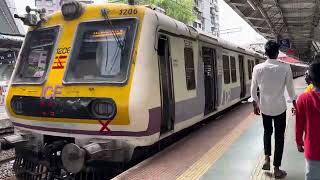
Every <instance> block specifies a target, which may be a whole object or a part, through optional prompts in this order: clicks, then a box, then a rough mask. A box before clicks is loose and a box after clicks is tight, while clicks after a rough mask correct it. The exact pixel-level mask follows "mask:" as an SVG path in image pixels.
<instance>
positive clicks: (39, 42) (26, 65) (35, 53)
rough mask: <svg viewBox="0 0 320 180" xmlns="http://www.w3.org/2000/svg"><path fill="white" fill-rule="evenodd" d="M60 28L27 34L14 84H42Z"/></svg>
mask: <svg viewBox="0 0 320 180" xmlns="http://www.w3.org/2000/svg"><path fill="white" fill-rule="evenodd" d="M58 32H59V27H58V26H55V27H51V28H46V29H38V30H34V31H30V32H29V33H28V34H27V37H26V40H25V44H24V46H23V48H22V51H21V55H20V59H19V62H20V63H19V65H18V67H17V68H18V70H17V71H16V72H17V73H16V74H15V76H14V78H13V83H22V82H23V83H25V82H27V83H42V82H43V81H44V79H45V76H46V74H47V70H48V67H49V65H50V62H51V57H52V53H53V48H54V45H55V44H56V40H57V36H58Z"/></svg>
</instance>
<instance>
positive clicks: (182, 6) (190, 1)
mask: <svg viewBox="0 0 320 180" xmlns="http://www.w3.org/2000/svg"><path fill="white" fill-rule="evenodd" d="M113 2H122V3H127V0H116V1H113ZM136 3H137V4H142V5H153V6H157V7H160V8H162V9H164V10H165V11H166V15H168V16H170V17H172V18H174V19H177V20H179V21H181V22H184V23H186V24H189V23H191V22H193V21H194V20H195V19H196V16H195V15H194V13H193V7H194V0H137V2H136Z"/></svg>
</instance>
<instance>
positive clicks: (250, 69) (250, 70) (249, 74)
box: [248, 59, 252, 79]
mask: <svg viewBox="0 0 320 180" xmlns="http://www.w3.org/2000/svg"><path fill="white" fill-rule="evenodd" d="M248 77H249V79H252V61H251V60H250V59H248Z"/></svg>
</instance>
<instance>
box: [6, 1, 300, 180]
mask: <svg viewBox="0 0 320 180" xmlns="http://www.w3.org/2000/svg"><path fill="white" fill-rule="evenodd" d="M27 11H28V14H27V15H26V16H27V17H29V16H33V14H30V11H32V10H31V9H30V8H29V9H28V8H27ZM35 11H36V10H35ZM36 12H37V13H40V14H41V12H40V11H36ZM20 18H21V17H20ZM21 19H22V20H23V21H24V22H25V24H29V25H30V30H29V32H28V33H27V35H26V39H25V41H24V44H23V47H22V50H21V52H20V55H19V57H18V61H17V64H16V66H15V69H14V72H13V75H12V77H11V80H10V84H9V89H8V93H7V96H6V110H7V113H8V115H9V117H10V119H11V120H12V122H13V124H14V126H15V134H14V135H11V136H8V137H5V138H3V139H1V140H0V142H1V147H2V149H5V148H9V147H14V148H15V152H16V160H15V163H14V170H15V174H16V176H17V178H22V179H24V178H29V177H32V178H34V179H63V178H64V177H70V178H75V179H77V178H80V176H81V177H83V178H84V179H85V177H88V176H90V177H91V179H97V178H95V177H94V172H95V171H94V170H95V169H98V168H100V169H101V167H107V166H114V167H115V166H116V165H119V164H122V163H127V162H130V160H131V158H132V156H133V155H134V153H135V149H136V148H137V147H140V148H141V147H147V146H150V145H152V144H155V143H157V142H158V141H160V140H161V139H163V138H165V137H168V136H170V135H172V134H174V133H176V132H179V131H181V130H183V129H185V128H188V127H190V126H192V125H194V124H196V123H198V122H200V121H202V120H204V119H205V118H208V117H210V116H212V115H214V114H216V113H218V112H221V111H222V110H225V109H226V108H228V107H231V106H233V105H235V104H236V103H238V102H240V101H242V100H244V99H246V98H248V97H249V96H250V82H251V78H252V69H253V67H254V65H256V64H258V63H261V62H263V61H264V60H265V58H264V57H263V56H262V55H260V54H258V53H256V52H253V51H250V50H246V49H244V48H241V47H238V46H234V45H232V44H230V43H228V42H226V41H223V40H222V39H219V38H217V37H213V36H211V35H208V34H205V33H203V32H199V31H197V30H196V29H194V28H193V27H190V26H187V25H186V24H184V23H182V22H179V21H177V20H174V19H172V18H170V17H168V16H166V15H165V14H163V13H161V12H158V11H157V10H156V9H154V8H151V7H148V6H140V5H128V4H93V5H83V4H80V3H78V2H74V1H71V2H68V3H65V4H63V6H62V9H61V11H58V12H55V13H53V14H50V15H48V16H41V18H40V20H39V21H37V22H33V21H32V20H33V19H34V18H21ZM295 70H296V71H295V72H294V74H295V76H299V75H303V73H304V71H305V69H304V68H302V69H299V70H298V69H295ZM104 170H105V169H104ZM90 173H93V175H92V174H90ZM92 176H93V177H92ZM88 179H90V178H88Z"/></svg>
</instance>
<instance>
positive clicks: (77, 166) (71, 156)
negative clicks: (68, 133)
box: [61, 143, 86, 173]
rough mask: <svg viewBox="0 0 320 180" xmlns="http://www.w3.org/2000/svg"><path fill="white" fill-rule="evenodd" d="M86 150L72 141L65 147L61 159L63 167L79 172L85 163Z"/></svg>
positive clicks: (71, 171)
mask: <svg viewBox="0 0 320 180" xmlns="http://www.w3.org/2000/svg"><path fill="white" fill-rule="evenodd" d="M85 155H86V153H85V150H84V149H82V148H80V147H79V146H77V145H76V144H73V143H70V144H67V145H65V146H64V147H63V149H62V153H61V159H62V164H63V167H64V168H65V169H66V170H67V171H68V172H70V173H78V172H80V171H81V170H82V168H83V167H84V165H85Z"/></svg>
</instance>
